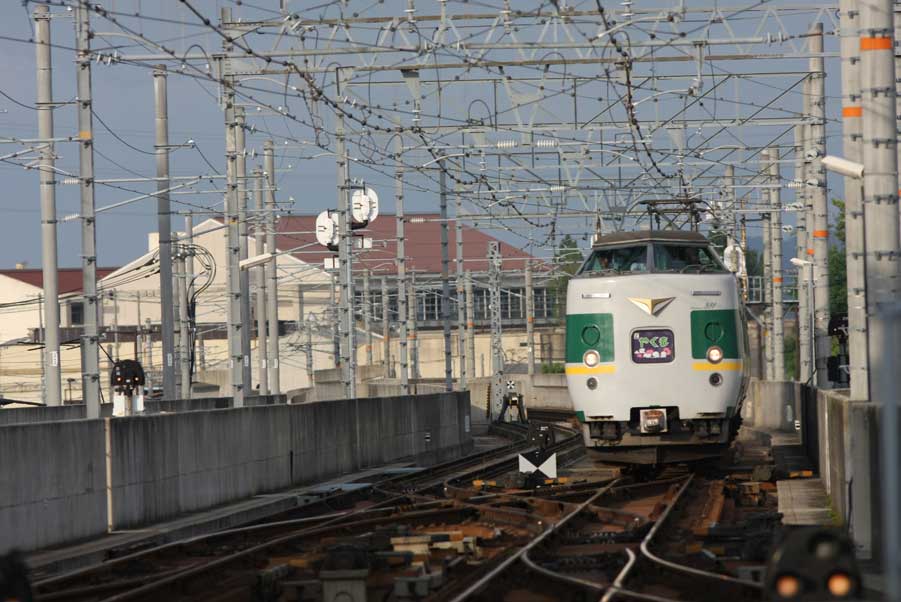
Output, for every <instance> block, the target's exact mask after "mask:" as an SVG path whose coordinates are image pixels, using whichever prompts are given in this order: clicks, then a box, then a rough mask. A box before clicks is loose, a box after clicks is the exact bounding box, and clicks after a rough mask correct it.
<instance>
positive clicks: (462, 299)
mask: <svg viewBox="0 0 901 602" xmlns="http://www.w3.org/2000/svg"><path fill="white" fill-rule="evenodd" d="M456 201H457V202H456V206H455V211H454V242H455V243H456V251H457V254H456V259H457V263H456V268H457V272H456V274H457V280H456V286H457V356H458V357H459V358H460V359H459V362H460V390H461V391H462V390H465V389H466V388H467V386H468V379H470V378H472V377H473V375H472V372H469V362H467V361H466V360H467V358H466V296H465V290H464V289H465V288H466V286H465V283H464V281H463V222H462V220H460V217H459V216H460V214H461V211H460V205H461V201H460V195H459V194H457V195H456Z"/></svg>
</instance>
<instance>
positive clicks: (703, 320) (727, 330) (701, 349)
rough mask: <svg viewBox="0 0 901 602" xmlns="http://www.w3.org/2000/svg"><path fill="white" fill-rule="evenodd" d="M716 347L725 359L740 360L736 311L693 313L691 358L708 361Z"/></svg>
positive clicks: (701, 311)
mask: <svg viewBox="0 0 901 602" xmlns="http://www.w3.org/2000/svg"><path fill="white" fill-rule="evenodd" d="M714 345H716V346H717V347H719V348H721V349H722V350H723V357H725V358H739V357H741V355H740V354H739V348H738V312H737V311H736V310H734V309H702V310H697V311H693V312H691V357H692V358H694V359H696V360H701V359H706V358H707V350H708V349H709V348H710V347H712V346H714Z"/></svg>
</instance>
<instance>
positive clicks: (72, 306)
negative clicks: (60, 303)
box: [69, 301, 84, 326]
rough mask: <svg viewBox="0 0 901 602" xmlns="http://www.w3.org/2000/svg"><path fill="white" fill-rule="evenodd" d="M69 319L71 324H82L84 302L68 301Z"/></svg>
mask: <svg viewBox="0 0 901 602" xmlns="http://www.w3.org/2000/svg"><path fill="white" fill-rule="evenodd" d="M69 321H70V323H71V324H72V326H82V325H84V303H83V302H82V301H73V302H71V303H69Z"/></svg>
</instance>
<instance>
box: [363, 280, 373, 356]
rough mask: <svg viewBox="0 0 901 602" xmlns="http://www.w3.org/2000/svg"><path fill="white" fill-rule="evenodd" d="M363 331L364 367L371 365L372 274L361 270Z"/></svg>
mask: <svg viewBox="0 0 901 602" xmlns="http://www.w3.org/2000/svg"><path fill="white" fill-rule="evenodd" d="M363 329H364V330H365V331H366V365H368V366H371V365H372V274H370V273H369V270H368V269H367V270H363Z"/></svg>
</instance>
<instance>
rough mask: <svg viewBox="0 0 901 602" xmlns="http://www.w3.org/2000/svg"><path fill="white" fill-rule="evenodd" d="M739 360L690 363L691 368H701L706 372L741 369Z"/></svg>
mask: <svg viewBox="0 0 901 602" xmlns="http://www.w3.org/2000/svg"><path fill="white" fill-rule="evenodd" d="M741 365H742V364H741V362H720V363H719V364H713V363H710V362H694V363H693V364H692V365H691V368H692V370H702V371H707V372H735V371H737V370H741Z"/></svg>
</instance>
